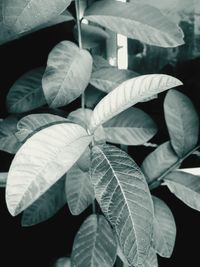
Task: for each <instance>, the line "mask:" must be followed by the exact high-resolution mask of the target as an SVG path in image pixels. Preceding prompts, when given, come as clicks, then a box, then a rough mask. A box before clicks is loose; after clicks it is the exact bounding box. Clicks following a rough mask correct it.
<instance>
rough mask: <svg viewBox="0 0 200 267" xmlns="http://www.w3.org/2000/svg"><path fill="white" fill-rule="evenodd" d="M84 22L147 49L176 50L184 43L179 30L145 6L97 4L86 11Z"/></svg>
mask: <svg viewBox="0 0 200 267" xmlns="http://www.w3.org/2000/svg"><path fill="white" fill-rule="evenodd" d="M85 19H87V20H89V21H92V22H94V23H97V24H100V25H101V26H103V27H106V28H108V29H110V30H112V31H114V32H117V33H120V34H123V35H125V36H127V37H129V38H133V39H137V40H139V41H141V42H143V43H146V44H149V45H156V46H161V47H176V46H179V45H182V44H183V43H184V41H183V32H182V30H181V29H180V28H179V27H178V26H177V25H176V24H175V23H173V22H171V21H170V20H169V19H168V18H167V17H165V16H164V15H163V14H162V13H161V12H160V11H159V10H158V9H156V8H154V7H151V6H148V5H142V4H137V3H133V2H131V3H121V2H116V1H113V0H104V1H98V2H95V3H94V4H93V5H92V6H91V7H89V9H88V10H86V12H85Z"/></svg>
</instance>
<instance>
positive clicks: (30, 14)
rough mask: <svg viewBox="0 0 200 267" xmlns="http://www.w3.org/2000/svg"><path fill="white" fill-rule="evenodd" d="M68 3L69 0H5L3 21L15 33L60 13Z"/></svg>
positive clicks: (37, 24) (38, 24)
mask: <svg viewBox="0 0 200 267" xmlns="http://www.w3.org/2000/svg"><path fill="white" fill-rule="evenodd" d="M70 3H71V0H43V1H36V0H24V1H21V0H16V1H15V2H13V1H12V0H6V1H4V2H3V17H4V23H5V25H7V26H9V27H10V28H11V29H12V30H13V31H14V32H16V33H22V32H25V31H29V30H32V29H34V28H36V27H39V26H40V25H42V24H44V23H46V22H48V21H49V20H51V19H54V18H55V17H56V16H58V15H60V14H61V13H62V12H63V11H64V10H65V9H66V8H67V7H68V6H69V5H70Z"/></svg>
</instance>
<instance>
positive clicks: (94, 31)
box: [74, 23, 109, 49]
mask: <svg viewBox="0 0 200 267" xmlns="http://www.w3.org/2000/svg"><path fill="white" fill-rule="evenodd" d="M81 35H82V46H83V48H85V49H91V48H94V47H96V46H98V45H100V44H101V43H103V42H105V41H106V39H108V38H109V34H108V33H107V32H106V31H105V30H103V29H102V28H100V27H98V26H94V25H88V24H84V23H82V24H81ZM74 36H75V39H76V40H77V41H78V27H77V25H76V26H75V27H74Z"/></svg>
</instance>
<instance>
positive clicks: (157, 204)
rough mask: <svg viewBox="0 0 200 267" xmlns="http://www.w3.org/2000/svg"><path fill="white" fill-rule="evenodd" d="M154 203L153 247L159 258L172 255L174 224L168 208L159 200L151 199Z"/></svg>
mask: <svg viewBox="0 0 200 267" xmlns="http://www.w3.org/2000/svg"><path fill="white" fill-rule="evenodd" d="M153 203H154V216H155V218H154V236H153V247H154V249H155V250H156V252H157V253H158V254H159V255H160V256H161V257H166V258H169V257H171V255H172V252H173V249H174V245H175V239H176V224H175V221H174V217H173V214H172V212H171V210H170V209H169V208H168V206H167V205H166V204H165V203H164V202H163V201H162V200H161V199H159V198H157V197H153Z"/></svg>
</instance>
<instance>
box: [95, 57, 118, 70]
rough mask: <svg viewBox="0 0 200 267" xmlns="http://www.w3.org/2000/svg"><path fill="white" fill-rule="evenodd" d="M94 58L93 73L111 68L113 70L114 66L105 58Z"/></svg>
mask: <svg viewBox="0 0 200 267" xmlns="http://www.w3.org/2000/svg"><path fill="white" fill-rule="evenodd" d="M92 58H93V68H92V71H93V72H96V71H98V70H100V69H101V68H110V67H111V68H112V66H111V65H110V64H109V62H108V61H107V60H106V59H105V58H103V57H101V56H98V55H92ZM113 68H114V67H113Z"/></svg>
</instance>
